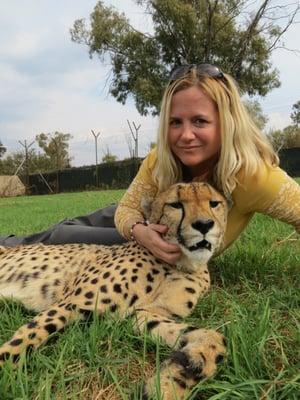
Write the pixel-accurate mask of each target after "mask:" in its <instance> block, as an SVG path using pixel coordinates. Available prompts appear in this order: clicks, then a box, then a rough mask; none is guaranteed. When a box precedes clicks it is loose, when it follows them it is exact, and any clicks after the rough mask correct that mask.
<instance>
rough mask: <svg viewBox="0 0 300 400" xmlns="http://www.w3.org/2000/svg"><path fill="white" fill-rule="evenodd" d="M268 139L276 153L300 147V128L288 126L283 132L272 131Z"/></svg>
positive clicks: (278, 130)
mask: <svg viewBox="0 0 300 400" xmlns="http://www.w3.org/2000/svg"><path fill="white" fill-rule="evenodd" d="M268 137H269V140H270V141H271V143H272V145H273V147H274V149H275V150H276V151H279V150H281V149H290V148H292V147H300V128H298V127H297V126H295V125H288V126H287V127H285V128H284V129H282V130H280V129H276V130H271V131H270V132H269V133H268Z"/></svg>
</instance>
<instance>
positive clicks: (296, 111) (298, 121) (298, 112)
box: [291, 100, 300, 126]
mask: <svg viewBox="0 0 300 400" xmlns="http://www.w3.org/2000/svg"><path fill="white" fill-rule="evenodd" d="M291 120H292V121H293V123H294V125H297V126H298V125H300V100H299V101H298V102H297V103H295V104H294V105H293V111H292V113H291Z"/></svg>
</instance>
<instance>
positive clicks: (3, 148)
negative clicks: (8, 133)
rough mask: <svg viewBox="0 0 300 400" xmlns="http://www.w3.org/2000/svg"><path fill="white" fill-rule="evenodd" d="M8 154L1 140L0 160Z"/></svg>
mask: <svg viewBox="0 0 300 400" xmlns="http://www.w3.org/2000/svg"><path fill="white" fill-rule="evenodd" d="M5 152H6V147H5V146H3V144H2V142H1V140H0V159H1V157H2V156H3V154H4V153H5Z"/></svg>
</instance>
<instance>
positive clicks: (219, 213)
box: [149, 182, 228, 263]
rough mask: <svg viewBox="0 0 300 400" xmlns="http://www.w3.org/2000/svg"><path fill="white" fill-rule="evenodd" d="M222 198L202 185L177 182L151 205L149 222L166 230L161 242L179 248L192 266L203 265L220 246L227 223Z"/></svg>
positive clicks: (226, 210)
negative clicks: (193, 264) (165, 226)
mask: <svg viewBox="0 0 300 400" xmlns="http://www.w3.org/2000/svg"><path fill="white" fill-rule="evenodd" d="M227 212H228V209H227V202H226V200H225V198H224V197H223V196H222V195H221V194H220V193H218V192H217V191H216V190H215V189H213V188H212V187H211V186H210V185H208V184H206V183H203V182H202V183H199V182H193V183H187V184H184V183H179V184H176V185H173V186H171V187H170V188H169V189H168V190H167V191H166V192H164V193H162V194H161V195H159V196H158V197H157V198H156V199H155V200H154V201H153V203H152V206H151V214H150V217H149V220H150V222H152V223H159V224H164V225H167V226H168V227H169V230H168V232H167V233H166V235H165V239H166V240H168V241H169V242H172V243H177V244H179V245H180V247H181V249H182V252H183V254H184V255H185V256H186V257H188V258H189V259H190V260H192V261H193V262H196V263H199V262H200V263H206V262H207V261H208V260H209V258H211V256H212V255H213V254H214V253H215V252H216V251H217V250H218V248H219V247H220V245H221V243H222V239H223V235H224V232H225V227H226V220H227Z"/></svg>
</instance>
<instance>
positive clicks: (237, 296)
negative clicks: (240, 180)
mask: <svg viewBox="0 0 300 400" xmlns="http://www.w3.org/2000/svg"><path fill="white" fill-rule="evenodd" d="M122 193H123V191H102V192H83V193H70V194H59V195H50V196H31V197H22V198H13V199H0V235H1V234H7V233H10V232H14V233H16V234H26V233H32V232H35V231H39V230H41V229H45V228H46V227H47V226H49V225H50V224H52V223H55V222H58V221H59V220H61V219H63V218H65V217H73V216H76V215H80V214H85V213H88V212H90V211H93V210H94V209H96V208H99V207H102V206H104V205H105V204H109V203H112V202H115V201H118V199H119V198H120V197H121V195H122ZM299 266H300V246H299V240H297V236H296V234H295V233H293V230H292V229H291V228H290V227H289V226H287V225H284V224H282V223H280V222H278V221H275V220H272V219H270V218H268V217H265V216H262V215H257V216H255V218H254V219H253V220H252V222H251V224H250V225H249V227H248V228H247V230H246V231H245V232H244V233H243V235H242V236H241V237H240V239H239V240H238V241H237V242H236V243H235V244H234V245H233V246H232V247H231V248H230V249H229V250H227V251H226V252H225V253H224V254H223V255H222V256H220V257H218V258H216V259H214V260H213V261H212V262H211V265H210V270H211V275H212V289H211V292H210V294H209V295H207V296H206V297H205V298H204V299H202V300H201V301H199V303H198V305H197V307H196V309H195V311H194V312H193V314H192V316H191V317H189V318H188V320H189V321H190V322H192V323H193V324H197V325H198V326H201V327H210V328H220V329H221V330H222V331H223V333H224V334H225V336H226V338H227V342H228V350H229V354H228V359H227V360H226V361H225V362H224V364H223V365H222V366H221V367H220V369H219V373H218V375H217V376H216V378H215V379H213V380H210V381H208V382H205V383H202V384H199V385H198V387H197V390H196V391H195V393H194V395H192V397H191V399H196V398H197V399H201V400H202V399H214V400H217V399H228V400H233V399H245V400H252V399H253V400H254V399H257V400H271V399H272V400H273V399H274V400H283V399H286V400H293V399H295V400H296V399H299V393H300V374H299V366H300V334H299V332H300V329H299V328H300V319H299V316H300V315H299V314H300V312H299V305H300V290H299V289H300V274H299ZM29 318H30V314H29V313H28V312H27V311H26V310H24V308H23V307H22V306H20V305H19V304H18V303H13V302H9V301H4V300H2V301H0V340H1V342H2V341H4V340H7V339H8V338H9V337H10V336H11V334H12V333H13V331H14V330H15V329H17V328H18V327H19V326H20V325H22V324H23V323H25V322H26V321H28V319H29ZM116 322H117V323H116ZM169 351H170V350H169V349H168V348H167V347H166V346H164V345H163V344H160V345H159V344H158V342H155V341H154V340H152V339H151V338H149V337H138V336H136V335H135V333H134V331H133V329H132V325H131V321H130V319H129V320H127V321H116V317H112V316H111V315H108V316H106V317H105V318H103V320H101V323H99V321H98V320H95V321H94V322H92V323H91V324H90V325H89V326H86V325H84V323H77V324H74V325H73V326H70V327H69V328H67V329H66V331H65V332H64V333H63V334H60V335H57V340H55V341H52V340H50V342H49V343H48V344H46V345H45V346H43V347H41V348H40V349H39V350H38V351H36V352H34V353H33V354H32V355H31V356H29V357H28V358H27V360H26V359H23V360H22V362H21V363H20V365H19V366H18V367H17V369H16V370H13V369H12V368H11V366H10V365H6V366H5V368H4V369H3V370H1V372H0V399H1V400H17V399H23V400H25V399H26V400H46V399H49V400H50V399H51V400H52V399H53V400H60V399H85V400H86V399H88V400H96V399H97V400H99V399H105V400H109V399H129V398H130V393H131V392H132V391H133V390H135V392H136V395H135V397H134V398H135V399H139V398H140V397H139V395H138V394H137V392H138V385H137V383H138V382H139V381H140V378H141V377H142V376H145V375H146V376H147V375H149V373H151V372H152V371H153V368H154V367H155V364H157V363H158V362H159V361H160V360H162V359H163V358H164V357H165V356H166V355H167V354H169Z"/></svg>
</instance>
